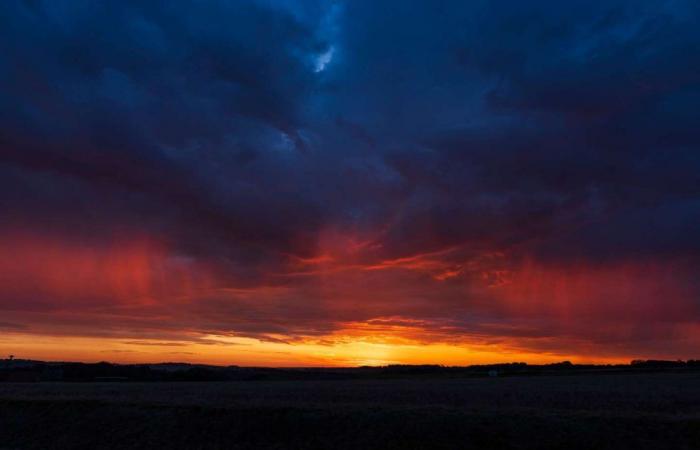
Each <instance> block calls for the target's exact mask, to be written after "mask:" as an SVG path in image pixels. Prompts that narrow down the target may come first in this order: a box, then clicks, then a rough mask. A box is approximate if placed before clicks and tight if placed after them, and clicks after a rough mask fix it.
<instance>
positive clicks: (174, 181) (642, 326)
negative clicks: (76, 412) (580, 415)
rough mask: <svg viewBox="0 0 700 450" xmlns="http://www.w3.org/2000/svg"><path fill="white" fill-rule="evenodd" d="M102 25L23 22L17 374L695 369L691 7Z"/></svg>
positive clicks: (14, 47)
mask: <svg viewBox="0 0 700 450" xmlns="http://www.w3.org/2000/svg"><path fill="white" fill-rule="evenodd" d="M88 3H89V2H87V3H85V2H71V1H61V2H55V3H53V2H20V1H9V2H6V3H5V4H3V5H2V6H0V10H1V14H0V17H2V19H0V25H1V27H0V28H4V30H5V31H3V33H6V34H8V33H9V34H10V35H11V38H10V37H8V36H5V39H2V41H3V42H4V43H3V44H0V45H1V46H2V52H1V53H2V54H3V55H4V56H3V59H4V61H3V62H0V86H2V87H0V102H1V103H2V106H0V185H1V189H0V354H6V355H9V354H13V355H17V356H18V357H21V358H26V359H42V360H51V361H56V360H76V361H102V360H106V361H114V362H138V363H145V362H163V361H182V362H197V363H209V364H219V365H242V366H285V367H289V366H361V365H387V364H445V365H469V364H480V363H496V362H510V361H524V362H532V363H546V362H556V361H563V360H570V361H574V362H596V363H608V362H610V363H612V362H628V361H629V360H631V359H638V358H647V359H653V358H657V359H680V358H682V359H685V358H694V357H698V356H700V351H699V349H700V190H699V189H700V188H699V186H700V175H699V174H700V159H699V158H698V154H700V153H699V152H700V150H699V148H698V144H699V143H700V134H699V131H698V127H697V123H696V122H697V119H696V117H695V114H696V113H697V105H698V101H699V100H700V88H699V87H698V83H697V79H698V67H700V65H698V64H700V63H699V60H698V52H697V51H694V50H693V48H690V49H689V48H688V47H687V46H685V45H684V44H683V42H688V41H690V40H691V39H693V37H694V36H695V35H696V34H697V31H696V29H697V24H695V23H693V22H692V20H690V19H688V18H687V17H690V16H692V15H689V14H685V13H684V8H697V7H696V6H694V5H690V4H689V3H688V2H683V1H681V2H661V3H662V4H659V5H656V6H649V5H647V6H641V5H637V4H635V3H632V2H630V3H629V4H626V6H620V5H618V6H614V5H612V4H611V5H610V6H606V5H602V4H601V5H598V6H597V7H593V6H591V5H588V4H586V3H585V2H584V3H581V4H579V3H577V4H576V5H563V4H562V5H556V4H550V5H548V6H547V7H546V8H545V7H543V8H534V9H533V11H530V12H528V13H527V14H525V13H524V12H523V11H521V10H520V9H521V8H523V6H515V5H512V7H511V8H499V7H496V6H493V5H490V4H489V3H488V2H486V3H484V2H466V3H465V2H454V4H453V5H452V6H451V7H449V8H444V9H443V8H433V7H428V6H420V5H419V4H420V2H389V3H390V4H391V6H390V7H389V6H386V7H381V8H380V7H377V6H376V5H375V6H372V2H361V1H358V2H355V1H342V0H341V1H337V2H294V1H290V2H267V1H257V0H251V1H248V0H246V1H242V2H212V4H211V5H209V7H208V8H204V7H200V6H196V5H193V4H188V3H187V2H174V3H173V5H172V11H171V10H170V9H171V6H168V7H157V6H144V5H139V4H138V2H127V3H128V5H123V6H122V7H120V6H119V2H117V3H114V4H113V5H111V6H104V7H100V8H97V7H93V6H90V5H89V4H88ZM132 3H133V4H132ZM205 3H207V4H208V3H209V2H205ZM429 3H430V2H425V4H426V5H428V4H429ZM448 3H449V2H448ZM613 3H614V2H613ZM686 3H688V4H687V5H686ZM7 18H10V19H9V20H8V19H7ZM533 22H536V23H538V24H540V27H539V28H537V29H532V27H531V26H530V25H528V24H531V23H533ZM436 30H440V32H439V33H438V32H436ZM591 30H595V33H594V32H593V31H591ZM693 42H697V40H696V41H693ZM679 54H683V55H684V57H683V59H684V61H685V62H684V63H683V64H678V60H679V58H674V57H673V55H679Z"/></svg>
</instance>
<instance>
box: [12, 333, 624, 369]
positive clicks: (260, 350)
mask: <svg viewBox="0 0 700 450" xmlns="http://www.w3.org/2000/svg"><path fill="white" fill-rule="evenodd" d="M207 339H208V341H207V343H197V342H178V343H173V342H163V341H157V340H152V341H143V340H142V341H136V340H131V341H130V340H128V339H114V338H88V337H69V336H36V335H26V334H20V333H16V334H4V335H3V336H2V337H0V354H6V355H9V354H13V355H16V357H17V358H22V359H38V360H46V361H85V362H97V361H111V362H116V363H138V364H146V363H159V362H189V363H202V364H215V365H241V366H270V367H323V366H325V367H356V366H365V365H367V366H381V365H388V364H442V365H448V366H449V365H471V364H493V363H503V362H516V361H517V362H519V361H522V362H528V363H533V364H539V363H551V362H558V361H562V360H570V361H572V362H578V363H588V362H596V363H625V362H629V360H630V358H629V357H628V356H608V357H585V356H579V355H566V354H556V353H535V352H527V351H513V350H509V349H506V348H501V347H498V346H468V345H448V344H421V345H408V344H390V343H379V342H368V341H367V340H364V339H361V338H360V339H355V340H347V341H341V342H339V343H337V344H333V345H328V344H319V343H313V342H311V343H303V342H302V343H294V344H286V343H279V342H261V341H258V340H256V339H250V338H238V337H229V336H216V335H211V336H208V337H207Z"/></svg>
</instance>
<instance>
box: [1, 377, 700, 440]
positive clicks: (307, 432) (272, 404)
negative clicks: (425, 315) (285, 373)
mask: <svg viewBox="0 0 700 450" xmlns="http://www.w3.org/2000/svg"><path fill="white" fill-rule="evenodd" d="M0 448H8V449H9V448H13V449H14V448H21V449H25V448H26V449H67V448H71V449H73V448H75V449H82V448H84V449H103V448H104V449H111V448H174V449H198V448H201V449H218V448H221V449H236V448H240V449H285V448H294V449H307V448H308V449H326V448H330V449H334V450H342V449H355V448H363V449H372V448H382V449H385V448H386V449H393V448H395V449H433V448H434V449H454V448H466V449H469V448H474V449H481V448H494V449H557V448H568V449H589V448H599V449H608V448H609V449H613V448H614V449H625V448H636V449H657V448H674V449H684V448H685V449H693V448H700V374H619V375H576V376H552V377H548V376H540V377H512V378H496V379H488V378H481V379H461V380H460V379H429V378H428V379H418V380H417V379H410V380H345V381H267V382H258V381H252V382H232V383H123V384H120V383H75V384H68V383H35V384H10V383H6V384H0Z"/></svg>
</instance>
